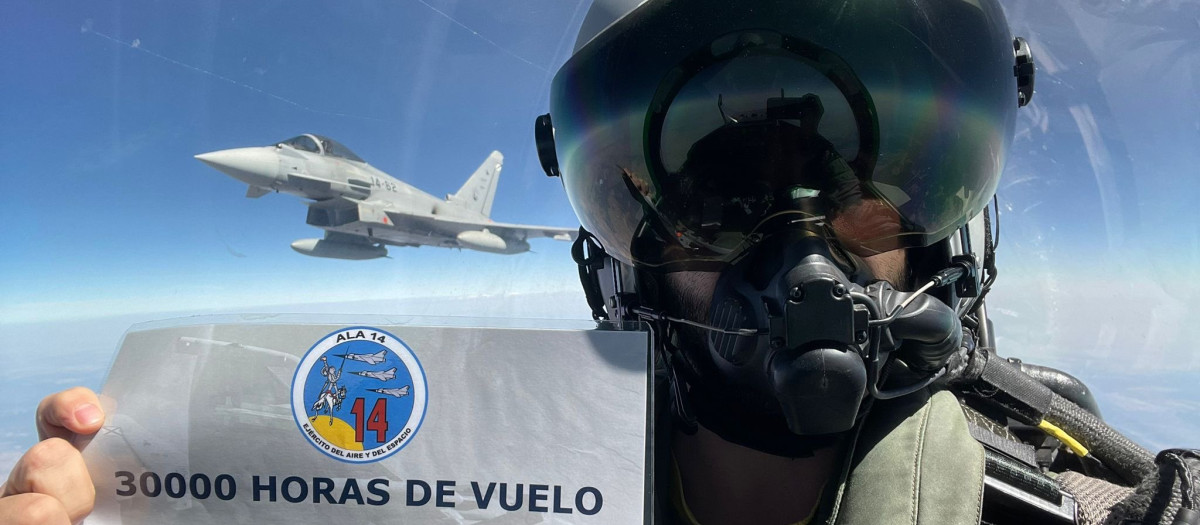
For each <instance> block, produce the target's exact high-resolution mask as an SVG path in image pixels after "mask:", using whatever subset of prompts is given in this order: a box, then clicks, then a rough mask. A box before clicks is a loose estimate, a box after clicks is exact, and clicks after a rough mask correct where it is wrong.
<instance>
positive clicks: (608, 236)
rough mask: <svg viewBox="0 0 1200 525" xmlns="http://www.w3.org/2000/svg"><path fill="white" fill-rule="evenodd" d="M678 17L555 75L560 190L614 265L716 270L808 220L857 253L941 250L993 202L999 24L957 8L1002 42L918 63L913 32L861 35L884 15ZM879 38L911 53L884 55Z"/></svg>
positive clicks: (674, 5)
mask: <svg viewBox="0 0 1200 525" xmlns="http://www.w3.org/2000/svg"><path fill="white" fill-rule="evenodd" d="M706 3H707V2H706ZM680 4H682V3H680V2H669V3H656V2H649V3H647V4H646V5H644V6H642V7H641V8H639V9H637V10H635V11H634V12H633V13H631V14H630V15H628V16H626V17H625V18H624V19H622V20H621V21H619V22H618V23H617V24H615V25H614V26H612V27H610V28H609V29H607V30H606V31H605V32H603V33H601V34H600V35H599V36H597V38H596V39H594V40H593V41H592V42H590V43H588V44H587V45H586V46H584V47H583V48H582V49H581V50H580V52H579V53H577V54H576V56H575V57H573V58H572V59H571V60H570V61H568V63H567V64H566V65H565V66H564V67H563V68H562V69H561V70H560V72H559V74H558V75H557V76H556V77H555V80H554V84H553V92H552V98H551V115H552V116H553V118H554V124H555V141H556V144H557V149H558V158H559V159H560V166H561V169H562V173H563V180H564V184H565V185H566V188H567V193H568V196H569V197H570V199H571V202H572V205H573V206H574V207H575V210H576V212H577V213H578V215H579V217H580V220H581V222H582V223H583V225H584V227H586V228H588V229H589V230H590V231H592V232H593V233H594V234H596V236H597V237H598V238H599V239H600V240H601V241H602V242H603V243H604V246H605V249H606V250H607V251H608V252H609V253H611V254H613V255H614V256H616V257H618V258H619V259H622V260H625V261H626V262H629V263H632V264H638V265H642V266H661V265H674V264H676V263H713V262H715V263H722V264H724V263H729V262H731V261H733V260H735V259H736V258H737V257H738V256H740V255H741V254H742V253H744V252H745V250H746V248H748V247H749V246H751V245H753V244H754V243H755V242H756V240H757V239H759V238H761V237H762V236H763V235H764V234H766V233H769V230H770V229H772V228H776V227H782V226H786V225H789V224H793V225H794V224H798V223H804V224H805V226H806V227H808V228H814V229H826V230H828V233H829V234H830V236H831V238H836V239H837V240H839V241H841V243H842V244H843V246H844V247H845V248H847V249H849V250H851V251H854V252H856V253H858V254H860V255H869V254H872V253H878V252H882V251H887V250H891V249H895V248H900V247H904V246H923V245H928V244H930V243H932V242H936V241H937V240H940V239H941V238H944V237H945V236H946V235H948V234H949V233H950V232H951V231H953V230H954V229H955V228H957V227H958V226H960V225H961V224H963V223H965V221H966V220H967V219H969V218H970V217H971V216H973V215H975V214H976V213H978V211H979V210H980V209H982V207H983V205H984V204H985V203H986V201H987V200H988V199H989V198H990V197H991V194H992V192H993V191H994V190H995V184H996V179H997V177H998V175H999V170H1000V167H1001V164H1002V159H1003V156H1002V152H1003V151H1004V149H1005V147H1006V145H1007V144H1006V143H1007V136H1008V134H1007V133H1008V130H1010V129H1011V126H1012V113H1013V110H1015V108H1016V103H1015V100H1016V88H1015V83H1014V82H1013V81H1012V80H1011V78H1007V79H1006V78H1004V73H1005V72H1007V73H1008V74H1009V75H1011V67H1012V60H1013V54H1012V49H1011V47H1010V45H1009V44H1008V43H1007V41H1010V39H1009V37H1008V32H1007V27H1005V26H1003V18H999V19H998V20H999V24H1000V26H999V27H995V25H996V23H997V19H995V18H994V17H993V16H991V15H995V14H997V13H992V14H989V13H986V12H984V11H983V8H980V7H977V6H972V4H969V3H961V4H963V5H965V6H967V7H966V8H963V9H964V11H963V12H961V13H959V14H960V15H971V16H974V19H975V20H974V22H975V23H976V27H975V28H974V29H976V30H977V31H976V33H978V34H984V35H988V34H1001V33H1002V34H1003V36H1002V37H998V38H992V39H991V40H988V39H986V38H975V41H976V42H975V43H977V44H981V45H982V44H987V46H983V47H976V48H974V50H973V51H971V52H970V53H966V52H964V51H963V50H962V49H960V48H958V47H954V46H946V49H945V50H940V49H935V48H934V47H931V46H930V45H929V42H928V41H925V42H924V44H925V45H923V46H922V47H920V49H919V50H914V49H913V46H916V45H918V44H920V43H922V42H921V41H922V40H923V39H924V40H928V39H927V38H923V37H922V36H921V31H917V32H914V28H916V29H921V27H922V23H920V22H917V21H909V22H910V26H911V27H906V28H903V29H904V30H903V31H897V30H896V29H888V28H892V27H893V26H896V25H897V24H896V23H892V22H891V21H886V22H887V23H886V24H885V20H883V19H880V20H876V22H878V23H879V24H880V27H878V28H874V29H875V30H872V27H871V25H870V24H869V23H867V22H871V21H872V20H875V19H879V18H880V17H882V18H884V19H886V18H887V17H888V16H889V13H881V14H878V15H877V16H875V17H874V18H872V19H868V20H864V21H863V22H864V23H865V25H855V26H852V27H845V28H841V29H842V30H843V31H844V34H842V35H841V37H839V38H834V37H832V36H828V35H829V34H830V33H832V31H830V30H829V28H821V29H818V28H817V27H816V26H815V25H814V24H818V23H819V20H820V19H821V16H823V15H827V14H828V13H824V14H823V13H820V12H819V11H820V10H821V9H822V7H821V6H822V5H823V4H824V3H822V2H814V3H807V2H792V3H788V4H787V5H782V6H780V7H779V10H780V11H789V10H790V11H797V12H795V13H774V14H775V15H778V16H775V17H772V18H770V20H769V21H768V20H767V19H762V20H758V19H756V17H758V18H762V17H763V16H767V15H769V13H762V12H747V11H749V10H745V9H740V10H739V9H733V8H729V7H722V6H723V5H724V4H722V3H719V2H712V5H711V6H709V7H711V9H706V8H700V9H695V7H697V6H694V5H691V4H690V3H689V6H690V7H691V8H689V9H683V8H682V7H681V6H680ZM791 4H796V5H791ZM942 4H960V3H942ZM946 9H947V8H942V11H945V10H946ZM805 10H807V11H808V12H800V11H805ZM698 13H703V14H704V16H701V15H700V14H698ZM756 13H757V14H756ZM937 13H938V10H937V9H929V10H926V12H925V14H927V15H936V14H937ZM895 14H896V13H890V15H895ZM785 15H786V16H785ZM979 24H982V25H986V26H988V27H987V28H986V29H987V30H986V31H984V30H979V28H978V25H979ZM967 25H968V26H971V24H967ZM780 26H784V27H783V29H784V30H782V31H777V30H774V29H772V30H765V29H761V28H762V27H780ZM789 26H790V27H789ZM970 29H971V27H967V28H966V29H964V28H962V27H958V28H956V29H952V30H951V31H950V32H952V33H955V32H963V31H967V30H970ZM922 31H923V32H925V33H928V32H929V31H931V29H930V28H928V27H925V28H924V29H923V30H922ZM859 33H862V34H861V35H858V36H856V35H857V34H859ZM867 33H871V34H870V35H868V34H867ZM967 34H969V33H967ZM800 35H803V36H804V38H801V36H800ZM822 35H824V37H823V38H816V37H817V36H822ZM858 38H861V39H862V40H858ZM879 38H884V39H885V40H886V39H887V38H893V39H901V40H904V43H907V44H911V45H910V46H898V51H897V53H896V54H895V56H892V57H889V58H887V59H884V58H881V57H878V56H875V55H877V54H878V53H877V52H876V51H878V49H879V44H878V43H877V39H879ZM981 39H982V40H983V42H979V41H980V40H981ZM914 40H915V41H914ZM872 42H874V43H872ZM997 42H1000V43H999V44H997ZM893 43H896V42H893ZM833 48H838V49H839V51H838V52H834V50H833ZM931 51H932V52H933V53H931ZM960 55H961V56H960ZM980 55H982V56H984V57H986V58H987V60H984V61H983V62H986V64H985V65H980V64H979V62H980V60H979V56H980ZM1000 64H1003V66H1002V65H1000ZM863 71H869V72H870V74H869V75H868V74H864V73H863ZM996 71H999V73H997V72H996ZM967 74H970V75H973V76H974V77H980V76H983V77H985V78H984V80H985V81H984V82H971V83H964V82H963V75H967ZM988 75H990V77H989V76H988ZM1002 83H1003V84H1002ZM968 85H969V86H971V87H973V88H976V87H979V86H982V87H983V88H985V89H982V90H978V89H974V90H967V89H966V88H967V87H968ZM938 97H942V99H939V98H938ZM949 97H953V100H944V99H946V98H949Z"/></svg>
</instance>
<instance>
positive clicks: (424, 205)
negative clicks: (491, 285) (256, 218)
mask: <svg viewBox="0 0 1200 525" xmlns="http://www.w3.org/2000/svg"><path fill="white" fill-rule="evenodd" d="M196 159H198V160H200V161H201V162H203V163H205V164H208V165H209V166H212V167H213V168H216V169H217V170H219V171H221V172H222V173H225V174H226V175H229V176H230V177H233V178H235V179H237V180H239V181H242V182H244V183H246V184H247V185H249V188H248V189H247V190H246V197H250V198H258V197H262V196H263V195H266V194H268V193H271V192H273V191H274V192H280V193H287V194H290V195H295V196H297V197H301V198H304V199H310V200H311V202H308V224H309V225H311V226H315V227H317V228H321V229H323V230H325V237H324V238H323V239H300V240H298V241H296V242H293V243H292V249H294V250H296V251H297V252H300V253H302V254H304V255H312V256H315V257H329V258H333V259H353V260H364V259H375V258H379V257H386V256H387V246H440V247H444V248H467V249H471V250H479V251H484V252H491V253H502V254H513V253H521V252H525V251H529V242H528V239H530V238H534V237H550V238H552V239H556V240H560V241H569V240H572V239H574V238H575V236H576V234H577V230H576V229H575V228H558V227H553V226H528V225H522V224H507V223H500V222H492V220H491V219H490V218H489V215H490V214H491V211H492V201H493V200H494V199H495V196H496V183H497V181H499V179H500V168H501V166H502V165H503V163H504V156H503V155H501V154H500V152H499V151H493V152H492V154H491V155H489V156H488V158H487V159H486V160H484V162H483V164H482V165H480V166H479V169H477V170H475V173H473V174H472V175H471V177H470V178H468V179H467V182H466V183H465V184H463V186H462V187H461V188H459V190H458V192H456V193H454V194H453V195H447V196H446V198H445V199H444V200H443V199H438V198H437V197H434V196H433V195H430V194H428V193H425V192H423V191H421V190H418V189H417V188H414V187H413V186H410V185H408V184H405V183H404V182H401V181H400V180H398V179H396V178H394V177H392V176H390V175H388V174H387V173H384V172H382V171H380V170H378V169H376V168H374V167H373V166H371V165H370V164H367V162H366V161H364V160H363V159H361V158H359V157H358V155H355V154H354V152H352V151H350V149H348V148H346V147H345V146H343V145H341V144H339V143H338V142H336V141H334V140H332V139H329V138H327V137H322V136H320V135H312V134H305V135H300V136H298V137H294V138H291V139H288V140H285V141H283V142H280V143H277V144H275V145H274V146H263V147H251V148H237V149H227V150H221V151H213V152H210V153H201V154H199V155H196Z"/></svg>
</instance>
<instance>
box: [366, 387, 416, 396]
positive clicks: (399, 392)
mask: <svg viewBox="0 0 1200 525" xmlns="http://www.w3.org/2000/svg"><path fill="white" fill-rule="evenodd" d="M367 390H370V391H372V392H377V393H380V394H383V395H385V396H393V397H404V396H407V395H408V386H407V385H406V386H402V387H400V388H368V389H367Z"/></svg>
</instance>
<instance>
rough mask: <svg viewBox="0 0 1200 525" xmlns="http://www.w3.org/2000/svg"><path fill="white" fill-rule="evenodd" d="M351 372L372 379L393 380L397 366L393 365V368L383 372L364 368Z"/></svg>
mask: <svg viewBox="0 0 1200 525" xmlns="http://www.w3.org/2000/svg"><path fill="white" fill-rule="evenodd" d="M350 373H351V374H354V375H358V376H363V377H369V378H371V379H378V380H380V381H391V380H393V379H395V378H396V367H394V366H393V367H392V368H389V369H387V370H384V371H382V372H375V371H371V370H364V371H362V372H350Z"/></svg>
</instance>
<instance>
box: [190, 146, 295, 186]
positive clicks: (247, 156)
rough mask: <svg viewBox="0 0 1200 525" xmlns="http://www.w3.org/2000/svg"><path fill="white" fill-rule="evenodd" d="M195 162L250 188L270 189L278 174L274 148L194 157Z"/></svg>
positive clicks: (238, 149)
mask: <svg viewBox="0 0 1200 525" xmlns="http://www.w3.org/2000/svg"><path fill="white" fill-rule="evenodd" d="M196 160H198V161H200V162H203V163H205V164H208V165H209V166H212V167H213V168H215V169H216V170H218V171H220V172H221V173H224V174H226V175H229V176H230V177H233V178H235V179H237V180H240V181H242V182H245V183H246V184H249V185H251V186H259V187H263V188H269V187H271V186H272V185H273V184H274V183H275V180H276V174H277V173H278V172H279V156H278V154H276V153H275V151H274V148H237V149H224V150H220V151H212V152H209V153H201V154H199V155H196Z"/></svg>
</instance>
